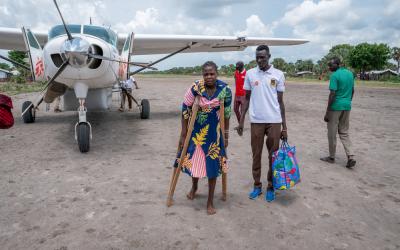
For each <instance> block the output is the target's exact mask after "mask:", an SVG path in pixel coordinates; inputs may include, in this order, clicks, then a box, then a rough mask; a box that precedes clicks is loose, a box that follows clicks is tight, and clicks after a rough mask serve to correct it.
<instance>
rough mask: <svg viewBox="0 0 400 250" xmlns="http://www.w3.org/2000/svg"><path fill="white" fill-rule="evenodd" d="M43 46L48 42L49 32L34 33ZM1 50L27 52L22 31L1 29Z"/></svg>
mask: <svg viewBox="0 0 400 250" xmlns="http://www.w3.org/2000/svg"><path fill="white" fill-rule="evenodd" d="M33 33H34V34H35V36H36V38H37V40H38V42H39V43H40V46H41V47H42V48H43V46H44V45H45V44H46V42H47V32H37V31H35V32H33ZM0 49H6V50H19V51H26V46H25V42H24V37H23V34H22V30H21V29H17V28H4V27H0Z"/></svg>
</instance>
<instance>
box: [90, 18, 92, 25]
mask: <svg viewBox="0 0 400 250" xmlns="http://www.w3.org/2000/svg"><path fill="white" fill-rule="evenodd" d="M89 22H90V25H92V17H89Z"/></svg>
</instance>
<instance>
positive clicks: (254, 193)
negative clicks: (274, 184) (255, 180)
mask: <svg viewBox="0 0 400 250" xmlns="http://www.w3.org/2000/svg"><path fill="white" fill-rule="evenodd" d="M261 194H262V191H261V188H259V187H255V188H254V189H253V191H251V192H250V193H249V198H250V199H252V200H255V199H256V198H257V197H258V196H260V195H261Z"/></svg>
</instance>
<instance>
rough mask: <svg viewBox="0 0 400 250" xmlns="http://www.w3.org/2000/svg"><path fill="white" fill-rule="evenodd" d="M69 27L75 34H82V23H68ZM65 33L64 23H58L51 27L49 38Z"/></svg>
mask: <svg viewBox="0 0 400 250" xmlns="http://www.w3.org/2000/svg"><path fill="white" fill-rule="evenodd" d="M67 28H68V30H69V32H71V33H73V34H80V33H81V25H78V24H69V25H67ZM64 34H65V29H64V25H57V26H54V27H53V28H51V30H50V31H49V40H50V39H52V38H54V37H56V36H61V35H64Z"/></svg>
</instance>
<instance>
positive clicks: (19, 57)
mask: <svg viewBox="0 0 400 250" xmlns="http://www.w3.org/2000/svg"><path fill="white" fill-rule="evenodd" d="M8 58H10V59H11V60H13V61H16V62H18V63H21V64H26V62H25V58H27V56H26V53H25V52H22V51H16V50H10V51H9V52H8Z"/></svg>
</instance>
